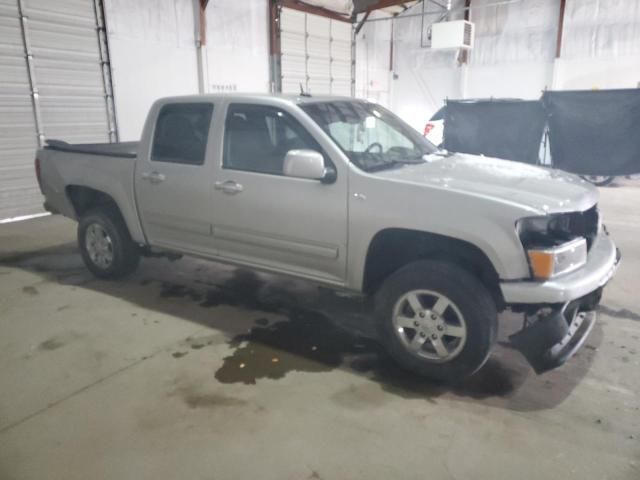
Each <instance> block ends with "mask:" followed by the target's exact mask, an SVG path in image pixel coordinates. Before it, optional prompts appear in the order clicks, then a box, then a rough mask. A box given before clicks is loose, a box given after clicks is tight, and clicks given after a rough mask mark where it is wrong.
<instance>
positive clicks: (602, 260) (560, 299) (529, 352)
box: [501, 229, 620, 374]
mask: <svg viewBox="0 0 640 480" xmlns="http://www.w3.org/2000/svg"><path fill="white" fill-rule="evenodd" d="M619 263H620V251H619V250H618V249H617V248H616V246H615V244H614V243H613V241H612V240H611V238H610V237H609V235H608V234H607V233H606V230H605V229H603V231H602V232H601V233H600V235H598V237H597V238H596V240H595V242H594V244H593V246H592V248H591V251H590V252H589V255H588V259H587V263H586V265H585V266H584V267H582V268H580V269H578V270H576V271H574V272H572V273H569V274H567V275H561V276H560V277H558V278H557V279H552V280H548V281H545V282H535V281H520V282H503V283H502V284H501V288H502V292H503V296H504V299H505V302H506V303H507V304H509V305H510V306H511V307H512V309H514V310H518V311H524V312H527V313H529V314H530V315H529V316H528V318H534V319H535V321H533V322H532V323H526V324H525V326H524V328H523V329H522V330H520V331H519V332H517V333H515V334H514V335H511V337H509V339H510V340H511V343H512V345H513V346H514V347H515V348H516V349H517V350H519V351H520V352H521V353H522V354H523V355H524V356H525V357H526V359H527V360H528V361H529V363H530V364H531V366H532V367H533V369H534V370H535V371H536V373H538V374H540V373H543V372H546V371H548V370H552V369H554V368H556V367H559V366H560V365H562V364H563V363H565V362H566V361H567V360H568V359H569V358H571V357H572V356H573V354H574V353H575V352H576V351H578V349H579V348H580V347H581V346H582V344H583V343H584V341H585V340H586V339H587V337H588V335H589V333H590V332H591V329H592V328H593V325H594V323H595V320H596V316H597V314H596V308H597V306H598V304H599V303H600V297H601V296H602V290H603V288H604V286H605V285H606V284H607V282H608V281H609V280H610V279H611V278H612V277H613V275H614V274H615V272H616V270H617V268H618V265H619Z"/></svg>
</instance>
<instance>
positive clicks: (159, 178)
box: [141, 172, 167, 183]
mask: <svg viewBox="0 0 640 480" xmlns="http://www.w3.org/2000/svg"><path fill="white" fill-rule="evenodd" d="M141 176H142V179H143V180H148V181H150V182H151V183H161V182H164V181H165V180H166V179H167V176H166V175H164V174H163V173H160V172H142V175H141Z"/></svg>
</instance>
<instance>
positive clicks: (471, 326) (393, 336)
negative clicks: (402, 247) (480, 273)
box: [375, 260, 498, 383]
mask: <svg viewBox="0 0 640 480" xmlns="http://www.w3.org/2000/svg"><path fill="white" fill-rule="evenodd" d="M412 295H413V296H412ZM416 298H417V301H418V302H419V303H418V305H419V307H418V306H417V305H415V303H414V301H415V299H416ZM412 304H413V305H415V306H416V309H417V310H419V309H420V308H421V307H422V308H423V310H422V312H415V311H414V308H413V307H412ZM443 306H444V308H443ZM375 311H376V319H377V326H378V332H379V334H380V339H381V341H382V343H383V344H384V345H385V347H386V348H387V350H388V352H389V354H390V355H391V356H392V357H393V358H394V359H395V360H396V361H397V362H398V363H399V364H400V365H401V366H403V367H405V368H406V369H408V370H410V371H412V372H414V373H417V374H418V375H421V376H424V377H427V378H429V379H431V380H434V381H437V382H444V383H456V382H459V381H461V380H463V379H464V378H466V377H468V376H470V375H472V374H473V373H474V372H476V371H477V370H478V369H479V368H480V367H482V365H484V363H485V362H486V361H487V358H488V357H489V353H490V351H491V348H492V346H493V344H494V342H495V340H496V335H497V329H498V313H497V310H496V305H495V302H494V300H493V298H492V296H491V294H490V293H489V291H488V290H487V289H486V288H485V287H484V285H483V284H482V283H480V281H479V280H478V279H476V278H475V277H474V276H473V275H471V274H470V273H469V272H467V271H466V270H464V269H463V268H461V267H459V266H457V265H455V264H453V263H448V262H444V261H435V260H420V261H416V262H413V263H410V264H409V265H406V266H404V267H402V268H401V269H400V270H398V271H396V272H395V273H393V274H392V275H390V276H389V277H388V278H387V279H386V280H385V282H384V283H383V284H382V286H381V287H380V289H379V290H378V292H377V293H376V295H375ZM422 314H424V318H421V316H420V315H422ZM416 322H418V324H416ZM400 325H409V326H408V327H407V328H404V327H401V326H400ZM447 333H451V335H447ZM419 334H420V337H418V335H419ZM434 335H435V336H437V337H438V338H437V339H436V340H434V338H435V336H434ZM463 337H464V338H463ZM415 339H417V341H418V343H420V342H421V341H424V343H423V344H422V345H421V346H419V347H418V346H417V344H415V345H414V341H415ZM443 346H444V350H443V348H442V347H443ZM444 352H447V354H446V355H445V354H444Z"/></svg>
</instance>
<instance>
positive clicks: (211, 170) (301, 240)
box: [36, 95, 620, 381]
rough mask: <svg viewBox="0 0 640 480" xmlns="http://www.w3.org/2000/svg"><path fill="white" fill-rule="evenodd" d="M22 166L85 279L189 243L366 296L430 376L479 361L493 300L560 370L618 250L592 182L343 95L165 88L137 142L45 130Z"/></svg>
mask: <svg viewBox="0 0 640 480" xmlns="http://www.w3.org/2000/svg"><path fill="white" fill-rule="evenodd" d="M36 173H37V176H38V179H39V182H40V187H41V189H42V192H43V193H44V195H45V197H46V204H45V205H46V207H47V208H48V209H49V210H51V211H53V212H59V213H62V214H63V215H66V216H68V217H70V218H74V219H77V220H78V223H79V226H78V244H79V247H80V250H81V252H82V256H83V258H84V261H85V263H86V265H87V267H88V268H89V270H91V271H92V272H93V273H94V274H95V275H96V276H98V277H101V278H118V277H121V276H123V275H126V274H129V273H130V272H132V271H133V270H134V269H135V268H136V266H137V264H138V261H139V259H140V257H141V256H144V255H149V254H153V255H158V254H163V253H164V254H167V255H176V254H188V255H195V256H198V257H203V258H207V259H211V260H216V261H221V262H227V263H231V264H234V265H238V266H242V267H246V268H252V269H258V270H264V271H269V272H277V273H281V274H287V275H292V276H295V277H299V278H304V279H307V280H311V281H313V282H317V283H318V284H322V285H324V286H328V287H331V288H334V289H341V290H347V291H351V292H355V293H360V294H364V295H367V296H370V297H371V298H372V300H373V304H374V306H375V317H376V324H377V326H378V331H379V336H380V341H381V342H383V343H384V344H385V346H386V347H387V348H388V350H389V352H390V353H391V355H392V356H393V357H394V358H395V359H396V360H397V361H398V362H399V363H401V364H402V365H404V366H405V367H406V368H408V369H410V370H413V371H414V372H417V373H419V374H421V375H425V376H427V377H429V378H432V379H435V380H439V381H456V380H459V379H461V378H463V377H465V376H467V375H470V374H472V373H473V372H475V371H476V370H477V369H478V368H480V367H481V366H482V364H483V363H484V362H485V361H486V359H487V357H488V355H489V353H490V350H491V348H492V345H493V343H494V342H495V339H496V332H497V317H498V312H500V311H503V310H505V309H507V308H509V309H511V310H513V311H516V312H523V313H524V319H525V321H524V324H523V327H522V329H521V330H520V331H519V332H517V333H516V334H514V335H512V336H511V337H510V340H511V342H512V344H513V346H514V347H515V348H517V349H518V350H520V351H521V352H522V353H523V354H524V355H525V357H526V358H527V359H528V361H529V363H530V364H531V365H532V366H533V368H534V369H535V370H536V371H537V372H539V373H540V372H544V371H546V370H549V369H552V368H555V367H557V366H559V365H561V364H562V363H564V362H565V361H566V360H567V359H568V358H569V357H570V356H571V355H572V354H573V353H574V352H575V351H576V350H577V349H578V348H579V347H580V346H581V345H582V343H583V342H584V340H585V338H586V337H587V335H588V334H589V332H590V330H591V328H592V326H593V323H594V321H595V317H596V314H595V310H596V307H597V305H598V303H599V301H600V297H601V294H602V289H603V286H604V285H605V284H606V283H607V281H608V280H609V279H610V278H611V277H612V275H613V274H614V272H615V269H616V266H617V264H618V261H619V257H620V255H619V252H618V251H617V249H616V247H615V245H614V243H613V242H612V240H611V239H610V237H609V235H608V233H607V230H606V228H605V227H604V226H603V224H602V222H601V218H600V215H599V212H598V206H597V201H598V191H597V190H596V189H595V187H593V186H592V185H590V184H588V183H586V182H585V181H583V180H581V179H580V178H578V177H576V176H574V175H570V174H567V173H564V172H561V171H557V170H550V169H546V168H539V167H534V166H530V165H524V164H520V163H515V162H509V161H505V160H497V159H492V158H485V157H479V156H473V155H465V154H456V153H450V152H446V151H442V150H438V149H437V148H436V147H434V146H433V145H432V144H431V143H429V142H428V141H427V140H425V139H424V138H423V137H422V136H421V135H420V134H419V133H417V132H416V131H414V130H413V129H412V128H410V127H409V126H408V125H407V124H406V123H404V122H403V121H402V120H400V119H399V118H398V117H397V116H395V115H394V114H392V113H391V112H389V111H388V110H386V109H384V108H383V107H381V106H379V105H377V104H374V103H370V102H366V101H360V100H354V99H351V98H338V97H309V96H300V97H285V96H271V95H205V96H187V97H176V98H165V99H161V100H158V101H157V102H156V103H155V104H154V105H153V107H152V108H151V111H150V112H149V116H148V119H147V122H146V124H145V127H144V131H143V133H142V138H141V140H140V142H129V143H119V144H84V145H70V144H67V143H65V142H61V141H55V140H50V141H49V142H48V146H47V147H45V148H43V149H41V150H39V151H38V153H37V159H36Z"/></svg>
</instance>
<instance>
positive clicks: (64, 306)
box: [56, 305, 71, 312]
mask: <svg viewBox="0 0 640 480" xmlns="http://www.w3.org/2000/svg"><path fill="white" fill-rule="evenodd" d="M70 308H71V305H62V306H61V307H58V308H56V311H57V312H62V311H64V310H68V309H70Z"/></svg>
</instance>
